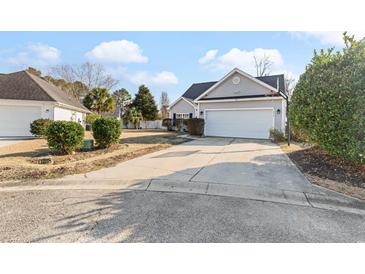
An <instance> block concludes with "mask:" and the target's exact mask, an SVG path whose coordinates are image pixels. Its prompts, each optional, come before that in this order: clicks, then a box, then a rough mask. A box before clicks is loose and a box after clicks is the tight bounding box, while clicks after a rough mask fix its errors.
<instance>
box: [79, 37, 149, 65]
mask: <svg viewBox="0 0 365 274" xmlns="http://www.w3.org/2000/svg"><path fill="white" fill-rule="evenodd" d="M85 55H86V57H87V58H89V59H92V60H95V61H99V62H108V63H123V64H127V63H147V62H148V58H147V57H146V56H143V55H142V50H141V48H140V47H139V45H138V44H136V43H134V42H132V41H128V40H118V41H110V42H102V43H100V44H99V45H97V46H96V47H95V48H93V49H92V50H91V51H89V52H87V53H86V54H85Z"/></svg>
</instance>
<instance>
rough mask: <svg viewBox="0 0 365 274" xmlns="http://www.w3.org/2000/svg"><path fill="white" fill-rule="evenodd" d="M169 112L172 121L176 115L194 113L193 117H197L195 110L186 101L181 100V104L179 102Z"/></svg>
mask: <svg viewBox="0 0 365 274" xmlns="http://www.w3.org/2000/svg"><path fill="white" fill-rule="evenodd" d="M169 112H170V114H169V115H170V118H171V119H172V118H173V115H174V113H192V114H193V117H196V116H195V112H196V110H195V108H194V107H193V106H192V105H191V104H189V103H188V102H186V101H185V100H180V101H179V102H177V103H176V104H175V105H174V106H172V107H171V108H170V111H169Z"/></svg>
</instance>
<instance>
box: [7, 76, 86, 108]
mask: <svg viewBox="0 0 365 274" xmlns="http://www.w3.org/2000/svg"><path fill="white" fill-rule="evenodd" d="M0 99H10V100H31V101H49V102H56V103H59V104H61V105H65V106H69V107H71V108H76V109H77V110H80V111H82V112H90V111H89V110H88V109H87V108H85V107H84V106H83V105H82V104H81V103H80V102H79V101H78V100H77V99H75V98H72V97H70V96H68V94H67V93H66V92H65V91H63V90H62V89H60V88H59V87H56V86H55V85H53V84H51V83H48V82H47V81H45V80H43V79H41V78H39V77H37V76H35V75H33V74H31V73H29V72H27V71H19V72H14V73H9V74H0Z"/></svg>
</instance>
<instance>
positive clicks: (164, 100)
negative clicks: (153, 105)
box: [160, 91, 170, 119]
mask: <svg viewBox="0 0 365 274" xmlns="http://www.w3.org/2000/svg"><path fill="white" fill-rule="evenodd" d="M160 105H161V108H160V111H161V116H162V119H164V118H167V117H168V107H169V105H170V99H169V95H168V94H167V92H166V91H163V92H161V98H160Z"/></svg>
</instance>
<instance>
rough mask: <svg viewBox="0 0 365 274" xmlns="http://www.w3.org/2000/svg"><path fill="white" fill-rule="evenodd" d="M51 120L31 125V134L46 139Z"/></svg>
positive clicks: (41, 120) (39, 120) (38, 121)
mask: <svg viewBox="0 0 365 274" xmlns="http://www.w3.org/2000/svg"><path fill="white" fill-rule="evenodd" d="M51 122H52V121H51V120H50V119H37V120H34V121H33V122H32V123H31V124H30V133H32V134H33V135H34V136H37V137H46V135H47V129H48V126H49V125H50V124H51Z"/></svg>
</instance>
